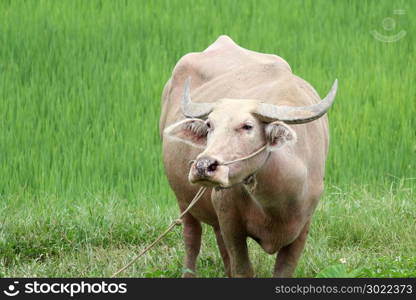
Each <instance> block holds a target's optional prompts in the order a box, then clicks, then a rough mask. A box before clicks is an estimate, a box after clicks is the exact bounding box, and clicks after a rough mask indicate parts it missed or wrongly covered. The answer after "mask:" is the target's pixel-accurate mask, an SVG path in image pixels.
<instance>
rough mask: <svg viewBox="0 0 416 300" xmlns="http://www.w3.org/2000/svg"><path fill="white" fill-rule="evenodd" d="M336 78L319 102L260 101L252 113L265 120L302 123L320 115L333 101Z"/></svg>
mask: <svg viewBox="0 0 416 300" xmlns="http://www.w3.org/2000/svg"><path fill="white" fill-rule="evenodd" d="M337 87H338V80H337V79H335V81H334V84H333V85H332V88H331V90H330V91H329V93H328V95H327V96H326V97H325V98H324V99H323V100H322V101H321V102H319V103H317V104H313V105H310V106H278V105H273V104H268V103H261V104H260V105H259V106H258V107H257V109H256V111H255V112H254V114H255V115H256V116H257V117H258V118H260V119H262V120H264V121H266V122H272V121H276V120H278V121H283V122H285V123H288V124H303V123H307V122H311V121H313V120H316V119H318V118H320V117H322V116H323V115H324V114H325V113H326V112H327V111H328V109H329V108H330V107H331V105H332V103H334V100H335V95H336V93H337Z"/></svg>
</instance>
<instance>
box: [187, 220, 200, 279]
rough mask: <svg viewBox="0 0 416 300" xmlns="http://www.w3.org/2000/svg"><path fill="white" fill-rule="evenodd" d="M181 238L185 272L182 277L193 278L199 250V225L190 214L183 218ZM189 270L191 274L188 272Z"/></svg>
mask: <svg viewBox="0 0 416 300" xmlns="http://www.w3.org/2000/svg"><path fill="white" fill-rule="evenodd" d="M182 220H183V225H184V226H183V237H184V241H185V263H184V264H185V269H187V270H185V271H184V273H183V277H195V272H196V259H197V257H198V254H199V250H200V249H201V234H202V227H201V223H200V222H199V221H198V220H197V219H195V218H194V217H193V216H192V215H191V214H190V213H187V214H185V215H184V216H183V219H182ZM188 270H190V271H191V272H189V271H188Z"/></svg>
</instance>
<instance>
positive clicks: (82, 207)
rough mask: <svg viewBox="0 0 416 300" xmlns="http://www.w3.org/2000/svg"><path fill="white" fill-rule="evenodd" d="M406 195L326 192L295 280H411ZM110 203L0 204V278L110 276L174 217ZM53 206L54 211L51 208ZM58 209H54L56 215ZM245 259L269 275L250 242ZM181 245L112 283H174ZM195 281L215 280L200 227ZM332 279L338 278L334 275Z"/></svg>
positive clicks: (210, 247)
mask: <svg viewBox="0 0 416 300" xmlns="http://www.w3.org/2000/svg"><path fill="white" fill-rule="evenodd" d="M414 198H415V191H414V190H413V189H412V188H410V187H406V185H402V186H392V188H391V189H389V190H383V191H379V192H370V191H369V190H367V189H365V188H354V189H348V190H347V189H339V188H335V187H331V188H329V189H328V191H327V193H326V195H325V197H324V198H323V200H322V201H321V203H320V205H319V207H318V209H317V212H316V214H315V217H314V221H313V225H312V228H311V232H310V236H309V240H308V242H307V246H306V249H305V252H304V254H303V256H302V258H301V261H300V264H299V267H298V269H297V272H296V276H298V277H314V276H316V275H317V274H318V273H319V272H321V271H322V270H324V269H326V268H328V267H330V266H333V265H337V264H340V263H341V262H344V263H345V268H346V270H347V271H348V272H350V273H349V274H350V275H351V276H359V277H414V276H416V268H415V266H416V258H415V256H414V253H415V252H416V236H415V234H414V229H415V226H416V224H415V220H416V203H415V201H414ZM171 200H172V201H171V205H169V206H167V207H164V208H161V207H159V206H151V205H147V206H146V207H143V206H142V204H139V202H136V203H131V202H128V201H123V199H117V198H115V197H106V198H101V197H99V198H95V197H87V198H86V199H85V200H83V201H79V202H78V203H76V204H69V203H66V204H65V203H59V204H58V203H54V201H56V199H54V198H49V199H48V201H49V202H50V205H48V206H46V205H44V204H42V203H34V204H32V206H31V207H30V208H26V209H22V207H23V206H24V205H25V202H24V201H22V199H17V198H16V199H9V201H6V203H8V204H5V202H4V201H3V202H2V205H1V212H2V215H3V216H7V215H8V216H13V218H4V219H3V220H2V223H3V224H2V227H1V230H0V249H1V251H0V275H1V276H18V277H20V276H21V277H26V276H39V277H42V276H45V277H62V276H70V277H79V276H81V277H84V276H98V277H99V276H110V275H111V274H112V273H113V272H114V271H116V270H117V269H119V268H120V267H121V266H123V265H125V264H126V263H127V262H128V261H129V260H130V259H131V258H132V257H133V256H134V255H135V254H136V253H138V252H139V251H140V250H141V249H142V248H144V247H145V246H146V245H147V244H149V243H150V242H151V241H152V240H153V239H155V238H156V237H157V236H158V235H159V233H160V232H161V231H162V230H164V229H165V228H166V226H167V225H168V224H169V223H170V222H171V220H173V219H174V218H175V217H176V216H177V214H178V210H177V208H176V205H175V203H174V200H173V199H171ZM55 205H56V206H55ZM56 207H59V209H56ZM249 244H250V253H251V258H252V261H253V264H254V268H255V270H256V274H257V276H258V277H270V276H271V274H272V268H273V264H274V256H270V255H267V254H266V253H264V252H263V250H262V249H261V248H260V247H259V246H258V245H257V244H256V243H255V242H254V241H252V240H250V242H249ZM183 256H184V247H183V242H182V235H181V230H180V229H179V228H178V229H176V230H175V231H174V232H172V233H171V234H170V235H168V236H167V238H166V239H165V240H164V241H162V242H161V243H160V244H159V245H158V246H156V247H155V248H154V249H153V250H151V252H150V253H149V254H147V255H146V256H144V257H143V258H141V259H140V260H139V261H138V262H137V263H136V264H135V265H133V266H132V267H131V268H130V269H128V270H127V271H126V272H125V273H124V274H123V275H122V276H125V277H180V276H181V272H182V259H183ZM198 273H199V276H202V277H223V276H224V275H225V274H224V271H223V266H222V261H221V258H220V256H219V253H218V250H217V246H216V244H215V238H214V235H213V234H212V232H211V229H210V228H209V227H204V237H203V245H202V251H201V255H200V258H199V261H198ZM339 275H340V276H342V274H339Z"/></svg>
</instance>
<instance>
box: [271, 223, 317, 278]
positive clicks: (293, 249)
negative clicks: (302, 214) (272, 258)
mask: <svg viewBox="0 0 416 300" xmlns="http://www.w3.org/2000/svg"><path fill="white" fill-rule="evenodd" d="M309 224H310V221H308V222H307V223H306V224H305V226H304V227H303V229H302V231H301V232H300V234H299V236H298V237H297V238H296V240H294V241H293V242H292V243H291V244H289V245H287V246H285V247H283V248H282V249H280V251H279V253H278V254H277V258H276V264H275V267H274V274H273V276H274V277H292V276H293V273H294V271H295V269H296V266H297V264H298V260H299V257H300V255H301V254H302V251H303V248H304V247H305V242H306V238H307V236H308V231H309Z"/></svg>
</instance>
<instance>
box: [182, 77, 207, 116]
mask: <svg viewBox="0 0 416 300" xmlns="http://www.w3.org/2000/svg"><path fill="white" fill-rule="evenodd" d="M190 81H191V77H188V79H186V81H185V87H184V91H183V97H182V103H181V104H182V105H181V107H182V113H183V114H184V116H185V117H188V118H203V117H205V116H207V115H208V114H209V113H210V112H211V111H212V108H213V104H212V103H196V102H192V100H191V93H190V92H189V85H190Z"/></svg>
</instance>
